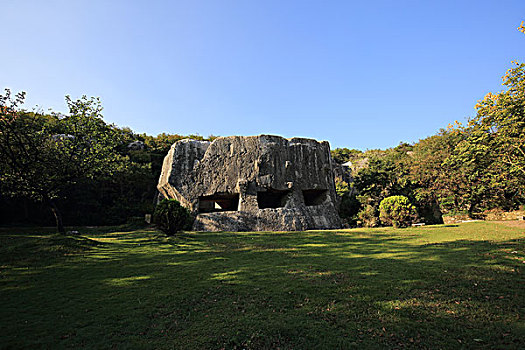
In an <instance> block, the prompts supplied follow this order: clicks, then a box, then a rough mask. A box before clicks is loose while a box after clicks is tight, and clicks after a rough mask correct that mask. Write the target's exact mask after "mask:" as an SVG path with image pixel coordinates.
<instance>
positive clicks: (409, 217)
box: [379, 196, 417, 228]
mask: <svg viewBox="0 0 525 350" xmlns="http://www.w3.org/2000/svg"><path fill="white" fill-rule="evenodd" d="M379 219H381V222H382V223H383V224H385V225H392V226H394V227H396V228H398V227H407V226H409V225H410V224H412V222H414V221H415V220H416V219H417V213H416V208H415V207H414V206H413V205H412V204H411V203H410V201H409V200H408V198H407V197H405V196H390V197H386V198H385V199H383V200H382V201H381V203H379Z"/></svg>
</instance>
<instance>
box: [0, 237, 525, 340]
mask: <svg viewBox="0 0 525 350" xmlns="http://www.w3.org/2000/svg"><path fill="white" fill-rule="evenodd" d="M446 229H447V228H444V230H446ZM397 232H400V231H392V230H374V231H352V232H306V233H187V234H183V235H180V236H177V237H173V238H166V237H164V236H162V235H159V234H157V233H154V232H113V233H106V232H98V231H97V232H95V231H93V232H91V233H90V234H89V237H90V238H91V239H90V240H87V241H86V242H98V243H95V244H85V245H82V249H83V250H82V254H79V255H78V256H77V258H76V259H75V258H71V259H68V260H63V259H62V260H61V259H60V258H59V257H58V256H48V257H47V258H46V259H47V260H44V261H48V264H49V266H50V267H52V268H51V269H50V268H45V266H44V268H32V269H33V271H32V273H31V274H26V272H27V271H26V272H24V271H20V270H16V269H10V270H9V271H8V273H7V275H6V276H5V278H4V281H3V283H2V287H6V288H4V291H6V293H5V294H6V298H7V302H8V303H7V305H8V307H7V310H6V309H4V310H3V313H4V314H3V315H2V316H3V318H2V319H5V320H9V323H7V322H6V324H4V325H2V327H3V328H2V334H9V336H8V337H7V338H5V341H3V342H4V344H7V345H10V346H15V347H16V346H25V347H27V346H31V345H35V344H39V345H43V346H54V345H57V344H60V345H61V346H66V347H78V346H82V347H93V348H100V347H102V348H109V347H133V348H137V347H139V348H140V347H148V348H151V347H153V348H188V349H189V348H193V349H194V348H254V349H260V348H268V349H269V348H277V347H279V348H402V347H413V348H444V347H446V348H449V347H467V348H468V347H475V348H497V347H504V348H519V347H520V345H522V344H523V342H524V341H525V337H524V327H523V321H522V319H523V311H524V306H525V305H524V304H525V302H524V300H525V293H524V292H523V288H518V287H517V286H518V285H520V283H521V284H522V282H523V281H524V280H523V275H522V272H521V269H522V266H523V262H522V260H520V259H521V258H522V257H523V247H524V244H523V240H519V239H508V240H505V241H500V242H489V241H479V240H472V239H461V240H453V241H439V240H438V241H437V242H427V241H426V240H424V239H422V236H421V234H420V232H422V231H414V234H412V233H411V232H412V231H404V233H403V234H397ZM425 232H427V231H425ZM447 232H448V231H447ZM71 239H73V240H74V238H71ZM86 242H84V243H86ZM84 243H82V244H84ZM75 244H77V243H74V242H73V243H72V246H73V247H74V246H75ZM76 253H79V252H76ZM17 266H18V267H20V265H17ZM29 268H31V267H29ZM14 286H19V287H23V288H19V289H16V288H14V289H13V290H9V287H12V288H13V287H14ZM4 316H5V317H4ZM50 320H52V322H49V321H50ZM26 322H27V323H26ZM4 328H5V329H4ZM4 331H5V332H4ZM28 333H30V334H32V335H31V336H30V337H29V338H28V337H27V334H28ZM0 344H1V343H0Z"/></svg>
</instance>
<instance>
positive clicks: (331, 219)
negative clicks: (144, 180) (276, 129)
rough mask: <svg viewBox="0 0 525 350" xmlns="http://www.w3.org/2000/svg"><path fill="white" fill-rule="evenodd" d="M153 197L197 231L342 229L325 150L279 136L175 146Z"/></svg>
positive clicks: (321, 145) (183, 142) (320, 144)
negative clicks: (184, 215)
mask: <svg viewBox="0 0 525 350" xmlns="http://www.w3.org/2000/svg"><path fill="white" fill-rule="evenodd" d="M158 189H159V191H160V193H161V195H162V196H163V197H165V198H175V199H177V200H178V201H179V202H181V204H182V205H184V206H185V207H186V208H188V209H190V210H191V211H192V213H193V214H194V215H196V220H195V224H194V227H193V229H194V230H197V231H266V230H268V231H270V230H271V231H295V230H307V229H327V228H338V227H340V220H339V216H338V215H337V210H336V207H335V203H336V193H335V185H334V177H333V167H332V158H331V156H330V146H329V144H328V142H326V141H324V142H318V141H316V140H312V139H304V138H292V139H285V138H282V137H280V136H271V135H260V136H230V137H219V138H217V139H215V140H214V141H213V142H207V141H196V140H188V139H186V140H181V141H178V142H176V143H175V144H173V146H172V147H171V149H170V151H169V153H168V155H167V156H166V158H165V159H164V164H163V169H162V174H161V176H160V179H159V184H158Z"/></svg>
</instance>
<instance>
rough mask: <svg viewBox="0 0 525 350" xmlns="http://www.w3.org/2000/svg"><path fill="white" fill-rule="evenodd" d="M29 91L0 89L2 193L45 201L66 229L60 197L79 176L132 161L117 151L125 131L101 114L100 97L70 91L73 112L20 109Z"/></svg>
mask: <svg viewBox="0 0 525 350" xmlns="http://www.w3.org/2000/svg"><path fill="white" fill-rule="evenodd" d="M24 99H25V93H24V92H21V93H18V94H16V95H15V96H12V95H11V91H10V90H9V89H6V90H5V94H4V95H0V164H1V165H0V180H1V183H2V187H1V190H2V191H3V193H6V194H8V195H12V196H26V197H29V198H31V199H33V200H36V201H43V202H44V203H46V205H47V206H48V207H49V208H50V209H51V211H52V213H53V215H54V216H55V220H56V225H57V230H58V232H60V233H65V229H64V224H63V221H62V214H61V211H60V210H59V208H58V206H57V203H56V199H57V198H61V197H63V196H64V195H66V192H67V190H68V188H70V187H71V186H73V185H74V184H75V183H77V182H78V181H80V180H84V179H94V178H97V177H99V176H103V175H110V174H112V173H113V172H115V171H116V170H118V169H121V168H122V167H126V166H128V165H129V159H128V158H126V157H123V156H121V155H119V154H118V153H117V152H116V148H117V146H118V145H119V140H120V135H121V133H119V132H117V130H116V128H115V127H113V126H111V125H107V124H106V123H105V122H104V121H103V120H102V114H101V112H102V106H101V103H100V100H99V99H98V98H87V97H86V96H83V97H82V98H80V99H78V100H72V99H71V98H70V97H69V96H66V103H67V105H68V108H69V114H68V115H66V116H64V115H60V114H56V113H55V114H50V115H45V114H43V113H41V112H39V111H36V112H27V111H25V110H22V109H21V106H22V104H23V103H24Z"/></svg>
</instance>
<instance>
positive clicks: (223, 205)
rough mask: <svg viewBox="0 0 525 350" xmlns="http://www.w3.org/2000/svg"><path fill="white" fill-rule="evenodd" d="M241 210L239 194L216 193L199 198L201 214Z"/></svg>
mask: <svg viewBox="0 0 525 350" xmlns="http://www.w3.org/2000/svg"><path fill="white" fill-rule="evenodd" d="M237 210H239V194H238V193H216V194H213V195H211V196H200V197H199V213H214V212H219V211H237Z"/></svg>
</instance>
